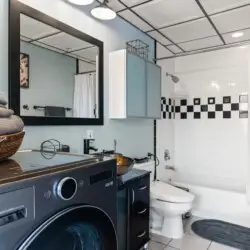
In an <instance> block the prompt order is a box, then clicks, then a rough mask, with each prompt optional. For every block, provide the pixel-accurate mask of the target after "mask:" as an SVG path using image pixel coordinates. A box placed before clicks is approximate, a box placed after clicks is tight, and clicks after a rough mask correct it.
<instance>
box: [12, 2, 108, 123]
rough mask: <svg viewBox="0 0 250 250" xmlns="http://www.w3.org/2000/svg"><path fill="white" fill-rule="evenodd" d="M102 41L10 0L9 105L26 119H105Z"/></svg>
mask: <svg viewBox="0 0 250 250" xmlns="http://www.w3.org/2000/svg"><path fill="white" fill-rule="evenodd" d="M103 105H104V104H103V42H102V41H100V40H98V39H96V38H93V37H91V36H89V35H87V34H85V33H83V32H81V31H79V30H77V29H75V28H73V27H71V26H69V25H67V24H65V23H62V22H60V21H58V20H56V19H54V18H52V17H50V16H47V15H46V14H44V13H41V12H39V11H38V10H36V9H33V8H31V7H29V6H27V5H25V4H23V3H20V2H19V1H18V0H10V6H9V106H10V108H11V109H13V110H14V112H15V114H17V115H19V116H21V117H22V119H23V120H24V123H25V125H103V120H104V118H103V110H104V107H103Z"/></svg>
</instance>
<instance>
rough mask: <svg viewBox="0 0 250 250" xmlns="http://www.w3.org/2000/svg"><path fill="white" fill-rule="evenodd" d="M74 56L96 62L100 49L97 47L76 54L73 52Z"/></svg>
mask: <svg viewBox="0 0 250 250" xmlns="http://www.w3.org/2000/svg"><path fill="white" fill-rule="evenodd" d="M72 54H75V55H78V56H80V57H83V58H86V59H88V60H91V61H96V56H97V55H98V47H96V46H95V47H91V48H87V49H84V50H79V51H76V52H72Z"/></svg>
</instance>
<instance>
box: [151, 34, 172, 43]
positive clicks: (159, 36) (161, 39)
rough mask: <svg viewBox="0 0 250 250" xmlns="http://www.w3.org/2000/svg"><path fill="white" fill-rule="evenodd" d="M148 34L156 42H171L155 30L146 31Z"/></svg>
mask: <svg viewBox="0 0 250 250" xmlns="http://www.w3.org/2000/svg"><path fill="white" fill-rule="evenodd" d="M148 34H149V35H150V36H151V37H153V38H154V39H155V40H157V41H158V42H160V43H162V44H164V45H169V44H171V42H170V41H169V40H168V39H167V38H166V37H165V36H163V35H161V33H159V32H157V31H150V32H148Z"/></svg>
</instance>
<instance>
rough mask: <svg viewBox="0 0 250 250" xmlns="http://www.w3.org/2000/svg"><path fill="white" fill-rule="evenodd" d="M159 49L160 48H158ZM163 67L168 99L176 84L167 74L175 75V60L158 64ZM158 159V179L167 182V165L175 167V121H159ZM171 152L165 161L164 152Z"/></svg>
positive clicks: (164, 86)
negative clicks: (168, 158)
mask: <svg viewBox="0 0 250 250" xmlns="http://www.w3.org/2000/svg"><path fill="white" fill-rule="evenodd" d="M157 49H158V48H157ZM157 64H158V65H159V66H161V67H162V97H165V98H166V99H167V102H168V99H169V98H170V97H171V94H172V93H173V92H174V83H173V81H172V80H171V78H170V77H167V76H166V72H168V73H170V74H174V59H170V60H162V61H159V62H158V63H157ZM156 131H157V134H156V136H157V157H158V158H159V161H160V165H159V166H158V172H157V175H158V178H159V179H162V180H167V178H168V173H167V171H166V170H165V166H166V165H174V155H175V153H174V145H175V143H174V119H173V117H172V119H168V117H167V119H161V120H157V130H156ZM166 149H168V150H169V151H170V157H171V159H170V160H169V161H167V162H166V161H165V160H164V151H165V150H166Z"/></svg>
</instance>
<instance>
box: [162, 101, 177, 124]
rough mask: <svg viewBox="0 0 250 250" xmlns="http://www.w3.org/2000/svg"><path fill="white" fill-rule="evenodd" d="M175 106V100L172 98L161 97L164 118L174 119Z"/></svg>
mask: <svg viewBox="0 0 250 250" xmlns="http://www.w3.org/2000/svg"><path fill="white" fill-rule="evenodd" d="M174 106H175V101H174V100H173V99H170V98H166V97H162V98H161V116H162V119H174V118H175V117H174V115H175V112H174Z"/></svg>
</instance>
